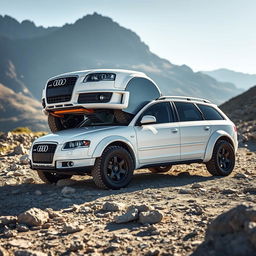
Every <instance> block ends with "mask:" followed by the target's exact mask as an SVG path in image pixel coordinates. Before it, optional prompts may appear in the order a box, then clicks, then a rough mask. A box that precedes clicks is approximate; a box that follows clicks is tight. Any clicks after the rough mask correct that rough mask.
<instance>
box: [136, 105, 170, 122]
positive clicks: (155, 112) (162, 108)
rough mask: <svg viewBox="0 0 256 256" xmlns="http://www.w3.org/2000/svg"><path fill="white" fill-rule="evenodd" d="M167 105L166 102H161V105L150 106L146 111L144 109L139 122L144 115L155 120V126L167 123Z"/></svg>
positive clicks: (168, 120)
mask: <svg viewBox="0 0 256 256" xmlns="http://www.w3.org/2000/svg"><path fill="white" fill-rule="evenodd" d="M169 105H170V104H169V103H167V102H161V103H156V104H154V105H152V106H150V107H149V108H148V109H146V110H145V111H144V112H143V114H142V115H141V116H140V118H139V121H140V120H141V118H142V117H143V116H146V115H151V116H154V117H155V118H156V123H157V124H162V123H169V122H170V119H169V109H168V108H169Z"/></svg>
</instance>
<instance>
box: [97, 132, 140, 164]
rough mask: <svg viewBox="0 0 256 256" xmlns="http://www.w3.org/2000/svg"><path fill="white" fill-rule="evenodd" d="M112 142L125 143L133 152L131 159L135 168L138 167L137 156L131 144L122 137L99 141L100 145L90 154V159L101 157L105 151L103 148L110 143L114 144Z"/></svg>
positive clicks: (111, 137)
mask: <svg viewBox="0 0 256 256" xmlns="http://www.w3.org/2000/svg"><path fill="white" fill-rule="evenodd" d="M114 142H122V143H125V144H126V145H127V146H128V147H129V148H130V149H131V151H132V152H133V156H132V157H134V160H135V168H137V167H138V160H137V154H136V151H135V149H134V146H133V145H132V143H131V142H130V141H129V140H128V139H126V138H125V137H122V136H110V137H107V138H104V139H103V140H101V141H100V143H99V144H98V145H97V147H96V148H95V150H94V152H93V154H92V157H93V158H97V157H100V156H101V155H102V153H103V151H104V150H105V148H106V147H107V146H108V145H110V144H111V143H114Z"/></svg>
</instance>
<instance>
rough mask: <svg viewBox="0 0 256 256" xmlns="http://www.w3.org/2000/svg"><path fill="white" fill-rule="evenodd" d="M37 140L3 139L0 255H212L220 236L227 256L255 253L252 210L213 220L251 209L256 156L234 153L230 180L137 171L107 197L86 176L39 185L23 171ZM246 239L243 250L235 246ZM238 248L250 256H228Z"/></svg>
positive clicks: (190, 172)
mask: <svg viewBox="0 0 256 256" xmlns="http://www.w3.org/2000/svg"><path fill="white" fill-rule="evenodd" d="M35 138H36V136H35V135H33V134H29V135H22V134H11V133H8V134H4V135H2V136H1V137H0V140H1V143H2V144H3V143H6V144H8V145H12V147H11V148H8V149H7V151H3V155H2V157H1V162H0V202H1V207H0V216H1V217H0V245H1V246H0V255H4V256H5V255H9V254H10V255H13V254H14V255H37V256H46V255H85V254H87V255H162V256H164V255H165V256H166V255H175V256H181V255H190V254H192V253H193V254H194V255H196V256H197V255H214V256H215V255H216V256H217V255H220V254H219V251H218V250H217V249H218V247H217V245H218V244H220V239H221V237H223V236H224V237H225V240H223V241H224V242H225V244H224V245H228V246H229V247H228V248H229V251H228V253H227V254H225V255H228V256H231V255H232V256H233V255H253V254H250V252H251V251H250V250H249V249H251V248H252V249H253V250H254V251H255V250H256V245H255V236H254V235H253V234H255V233H253V232H254V231H253V230H255V229H254V227H255V220H256V214H255V211H252V210H250V209H249V208H248V209H247V208H246V209H244V208H243V209H241V207H240V208H239V209H238V211H237V210H233V211H232V212H231V213H232V214H230V212H228V213H227V214H226V215H224V217H221V218H220V219H219V218H217V219H216V220H214V219H215V218H216V217H217V216H218V215H219V214H221V213H224V212H226V211H227V210H229V209H231V208H232V207H236V206H238V205H240V204H246V205H248V206H253V205H255V203H256V187H255V179H256V158H255V156H256V154H255V153H253V152H250V151H248V150H247V149H239V151H238V155H237V164H236V169H235V171H234V172H233V173H232V174H231V175H230V176H229V177H212V176H210V175H209V174H208V173H207V171H206V169H205V167H204V166H203V165H200V164H193V165H189V166H188V165H183V166H174V167H173V168H172V170H171V171H170V172H169V173H166V174H151V173H149V171H148V170H139V171H136V173H135V176H134V179H133V181H132V183H131V184H130V185H129V186H128V187H127V188H124V189H121V190H118V191H112V190H100V189H98V188H96V186H95V185H94V183H93V182H92V179H91V178H90V177H78V176H75V177H73V178H72V180H61V181H59V182H58V183H57V185H47V184H42V182H41V181H40V180H39V179H38V177H37V175H36V173H35V172H34V171H31V170H30V169H29V167H28V164H27V156H26V153H27V152H26V151H27V150H28V148H29V145H30V143H31V142H32V141H33V140H34V139H35ZM8 152H9V153H8ZM245 212H248V215H246V214H244V213H245ZM241 213H243V215H241ZM249 213H250V215H249ZM232 216H244V218H242V219H239V218H236V217H234V218H233V217H232ZM247 216H248V217H247ZM223 218H224V219H223ZM239 221H240V222H239ZM210 223H212V224H210ZM241 223H242V224H243V223H247V224H246V225H247V226H248V227H249V229H246V230H245V229H243V228H245V227H247V226H245V225H244V226H241ZM209 224H210V225H209ZM228 225H231V227H232V228H229V227H230V226H228ZM208 226H209V228H208V229H207V227H208ZM223 230H224V233H223ZM243 234H246V235H247V236H246V237H245V238H244V240H243V241H244V242H247V245H248V242H250V243H249V245H248V246H247V247H246V246H245V243H243V244H241V243H239V241H241V240H239V239H238V238H239V237H241V235H242V237H243ZM245 239H248V240H245ZM232 241H236V243H232ZM240 247H241V248H242V249H243V250H244V251H243V253H246V252H247V254H231V253H233V252H234V251H236V250H235V248H240ZM216 248H217V249H216ZM225 248H226V247H225ZM245 249H246V250H245ZM209 252H210V253H211V254H209ZM248 252H249V253H248ZM1 253H2V254H1Z"/></svg>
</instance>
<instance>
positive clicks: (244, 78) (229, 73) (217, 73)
mask: <svg viewBox="0 0 256 256" xmlns="http://www.w3.org/2000/svg"><path fill="white" fill-rule="evenodd" d="M202 72H203V73H204V74H207V75H209V76H212V77H213V78H215V79H217V80H218V81H221V82H230V83H233V84H235V85H236V87H238V88H242V89H245V90H247V89H249V88H250V87H252V86H253V85H255V84H256V74H246V73H242V72H236V71H233V70H230V69H226V68H220V69H216V70H212V71H202Z"/></svg>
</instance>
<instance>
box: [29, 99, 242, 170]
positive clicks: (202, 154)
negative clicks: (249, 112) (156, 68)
mask: <svg viewBox="0 0 256 256" xmlns="http://www.w3.org/2000/svg"><path fill="white" fill-rule="evenodd" d="M162 101H164V102H165V101H166V102H173V101H174V100H171V99H165V100H163V99H161V100H153V101H151V102H150V103H148V104H147V105H146V106H144V107H143V108H142V109H141V110H139V111H138V113H137V114H136V116H135V117H134V118H133V120H132V121H131V122H130V124H129V125H127V126H92V127H81V128H75V129H70V130H64V131H60V132H57V133H53V134H49V135H46V136H43V137H40V138H38V139H37V140H36V141H35V142H34V143H33V145H34V144H44V143H48V142H50V143H56V144H57V148H56V151H55V154H54V158H53V163H52V164H43V165H41V166H43V167H44V168H45V167H47V166H49V167H54V166H56V165H57V166H60V167H61V161H69V160H72V161H74V162H75V165H76V167H79V166H93V165H94V163H95V160H96V159H97V158H98V157H101V155H102V153H103V151H104V150H105V148H106V147H107V146H109V145H110V144H112V143H124V144H125V145H126V147H127V148H128V149H129V151H130V152H131V153H132V156H133V158H134V163H135V169H138V168H141V167H143V166H150V165H154V164H155V165H157V164H159V165H161V164H164V163H170V164H171V163H175V164H177V163H179V162H181V163H182V162H186V161H191V162H193V161H198V162H200V161H203V162H208V161H209V160H210V159H211V156H212V152H213V149H214V146H215V143H216V141H217V140H218V139H219V138H221V137H226V138H228V139H229V140H230V141H231V142H232V144H233V146H234V149H235V151H236V150H237V146H238V142H237V133H236V131H235V129H234V124H233V122H232V121H230V120H229V119H228V117H227V116H226V115H225V114H224V113H223V112H222V111H220V110H219V109H218V108H217V106H215V105H213V104H211V103H202V102H200V104H206V105H209V106H212V107H214V108H216V109H217V110H218V111H219V112H220V113H221V114H222V115H223V117H224V118H225V119H224V120H214V121H210V120H209V121H206V120H204V121H189V122H173V123H165V124H147V125H137V124H136V123H137V120H138V119H139V118H140V117H141V114H142V113H143V112H144V111H145V109H146V108H148V107H150V106H151V105H152V104H155V103H156V102H162ZM179 101H180V100H179ZM184 101H186V99H184ZM195 103H196V101H195ZM208 126H209V129H206V130H205V128H206V127H208ZM173 129H177V132H174V133H173V132H172V131H173ZM74 140H90V141H91V144H90V147H88V148H77V149H71V150H63V145H64V143H65V142H68V141H74ZM30 159H31V164H32V167H33V165H34V167H36V168H39V167H38V165H35V164H34V163H33V160H32V152H30ZM60 169H62V170H63V168H60Z"/></svg>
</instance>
